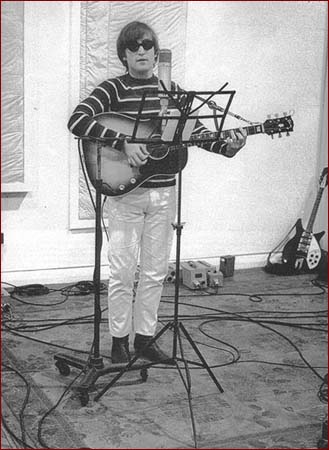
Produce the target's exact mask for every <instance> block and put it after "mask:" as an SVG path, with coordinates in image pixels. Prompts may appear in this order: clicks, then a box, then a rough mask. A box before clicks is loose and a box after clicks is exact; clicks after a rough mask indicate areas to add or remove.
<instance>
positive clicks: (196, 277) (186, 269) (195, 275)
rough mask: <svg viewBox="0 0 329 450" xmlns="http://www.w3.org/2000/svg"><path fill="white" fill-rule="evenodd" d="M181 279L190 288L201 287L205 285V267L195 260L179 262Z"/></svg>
mask: <svg viewBox="0 0 329 450" xmlns="http://www.w3.org/2000/svg"><path fill="white" fill-rule="evenodd" d="M181 268H182V281H183V284H184V285H185V286H187V287H188V288H190V289H203V288H205V287H206V286H207V269H206V267H205V266H204V265H203V264H200V263H199V262H197V261H184V262H182V263H181Z"/></svg>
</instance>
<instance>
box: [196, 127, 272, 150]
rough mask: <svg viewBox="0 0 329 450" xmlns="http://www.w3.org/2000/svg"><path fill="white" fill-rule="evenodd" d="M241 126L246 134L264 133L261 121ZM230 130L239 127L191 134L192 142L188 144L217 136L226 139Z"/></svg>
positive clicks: (237, 129) (216, 137)
mask: <svg viewBox="0 0 329 450" xmlns="http://www.w3.org/2000/svg"><path fill="white" fill-rule="evenodd" d="M242 128H243V130H245V132H246V133H247V136H249V135H252V134H259V133H264V127H263V125H262V124H261V123H260V124H257V125H251V126H248V127H242ZM231 131H233V132H236V131H240V128H233V129H231V130H223V131H221V132H220V133H219V132H218V131H215V132H209V133H202V134H197V135H195V136H193V135H192V136H191V140H192V143H191V144H190V145H194V144H195V143H198V142H203V141H210V140H212V141H214V140H217V139H218V138H219V137H220V138H221V139H226V138H228V137H230V132H231Z"/></svg>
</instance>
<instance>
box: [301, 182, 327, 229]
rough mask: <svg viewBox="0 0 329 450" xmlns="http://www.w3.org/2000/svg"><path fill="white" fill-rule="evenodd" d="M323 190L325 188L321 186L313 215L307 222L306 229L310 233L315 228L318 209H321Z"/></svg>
mask: <svg viewBox="0 0 329 450" xmlns="http://www.w3.org/2000/svg"><path fill="white" fill-rule="evenodd" d="M323 190H324V189H323V188H320V189H319V190H318V194H317V196H316V200H315V202H314V205H313V208H312V212H311V216H310V219H309V221H308V223H307V226H306V230H305V231H307V232H308V233H311V232H312V230H313V224H314V221H315V217H316V214H317V212H318V209H319V205H320V201H321V197H322V193H323Z"/></svg>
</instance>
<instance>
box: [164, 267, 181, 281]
mask: <svg viewBox="0 0 329 450" xmlns="http://www.w3.org/2000/svg"><path fill="white" fill-rule="evenodd" d="M180 278H181V270H180ZM175 280H176V263H169V264H168V273H167V276H166V279H165V282H166V283H175Z"/></svg>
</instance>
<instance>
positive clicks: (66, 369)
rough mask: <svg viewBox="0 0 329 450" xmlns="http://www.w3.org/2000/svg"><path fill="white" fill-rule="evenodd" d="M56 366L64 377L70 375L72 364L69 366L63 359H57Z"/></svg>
mask: <svg viewBox="0 0 329 450" xmlns="http://www.w3.org/2000/svg"><path fill="white" fill-rule="evenodd" d="M55 366H56V367H57V369H58V370H59V373H60V374H61V375H63V376H64V377H67V376H68V375H70V372H71V370H70V366H68V365H67V364H65V363H64V362H63V361H57V362H56V363H55Z"/></svg>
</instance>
